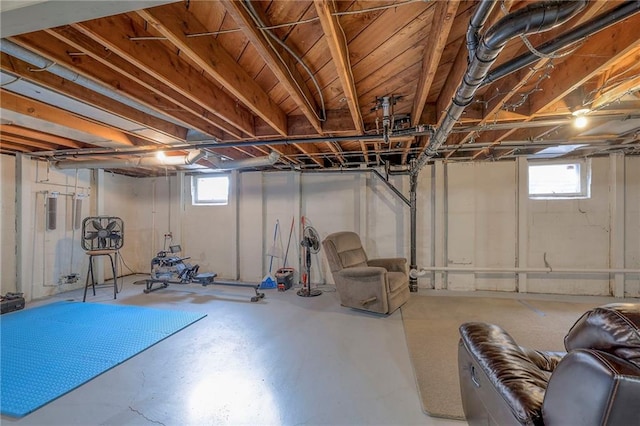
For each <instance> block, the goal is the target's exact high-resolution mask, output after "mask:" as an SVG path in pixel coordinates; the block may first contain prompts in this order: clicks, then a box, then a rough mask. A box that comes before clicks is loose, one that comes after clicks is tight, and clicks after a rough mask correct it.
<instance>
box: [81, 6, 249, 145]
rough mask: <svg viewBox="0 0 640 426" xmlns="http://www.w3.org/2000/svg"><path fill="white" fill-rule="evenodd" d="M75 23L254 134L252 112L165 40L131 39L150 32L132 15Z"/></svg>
mask: <svg viewBox="0 0 640 426" xmlns="http://www.w3.org/2000/svg"><path fill="white" fill-rule="evenodd" d="M72 26H73V28H75V29H77V30H78V31H80V32H81V33H83V34H84V35H86V36H88V37H90V38H91V39H93V40H95V41H97V42H98V43H100V44H101V45H103V46H104V47H106V48H107V49H109V50H111V51H112V52H114V53H116V54H117V55H119V56H120V57H122V58H124V59H126V60H127V61H128V62H130V63H132V64H133V65H135V66H136V67H137V68H139V69H141V70H143V71H144V72H145V73H147V74H149V75H150V76H152V77H153V78H155V79H156V80H158V81H160V82H162V83H163V84H164V85H166V86H168V87H170V88H171V89H172V90H175V91H177V92H178V93H180V94H182V95H183V96H185V97H187V98H189V99H191V100H192V101H193V102H196V103H199V104H200V105H202V106H203V107H205V108H206V109H207V110H209V111H211V112H212V113H213V114H215V115H217V116H218V117H219V118H221V119H222V120H224V121H226V122H228V123H229V124H231V125H233V126H234V127H236V128H237V129H239V130H241V131H243V132H244V133H247V134H249V135H251V136H254V135H255V132H254V129H253V117H252V116H251V114H249V112H248V111H246V110H245V109H244V108H241V107H240V108H239V107H238V105H237V102H236V101H235V99H233V98H232V97H231V96H229V95H228V94H227V93H225V92H224V91H223V90H221V89H220V88H218V87H216V86H215V85H213V84H211V82H210V81H209V80H208V79H207V78H206V77H204V76H203V75H202V74H201V73H200V72H198V70H196V69H195V68H193V67H192V66H190V65H189V64H187V63H186V62H185V61H183V60H182V59H181V58H180V57H179V56H178V54H177V52H175V51H173V50H169V49H166V48H162V43H163V42H162V41H156V40H151V41H147V40H140V41H133V40H130V39H131V38H135V37H137V36H140V35H141V34H143V35H147V34H146V33H145V32H144V31H142V30H141V29H138V28H137V27H136V26H135V25H134V24H133V22H132V20H131V19H130V18H129V17H127V16H122V15H119V16H110V17H107V18H102V19H100V20H95V21H87V22H82V23H80V24H74V25H72Z"/></svg>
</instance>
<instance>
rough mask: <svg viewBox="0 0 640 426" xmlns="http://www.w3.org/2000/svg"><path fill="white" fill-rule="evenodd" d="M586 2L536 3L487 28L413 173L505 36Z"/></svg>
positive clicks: (535, 29) (554, 21)
mask: <svg viewBox="0 0 640 426" xmlns="http://www.w3.org/2000/svg"><path fill="white" fill-rule="evenodd" d="M586 5H587V0H581V1H575V2H574V1H571V2H566V1H551V2H545V3H538V4H534V5H530V6H527V7H524V8H522V9H519V10H517V11H515V12H513V13H510V14H509V15H507V16H505V17H504V18H502V19H501V20H500V21H498V23H496V24H495V25H494V26H493V27H491V28H489V30H488V31H487V32H486V34H485V35H484V37H483V38H482V41H481V42H480V45H479V46H478V49H477V50H476V54H475V57H474V59H473V61H472V62H471V63H470V64H469V66H468V67H467V71H466V73H465V75H464V77H463V79H462V82H461V83H460V85H459V86H458V89H457V91H456V94H455V96H454V98H453V99H452V101H451V103H450V104H449V107H448V108H447V111H446V112H445V118H444V120H443V122H442V124H441V125H440V127H439V128H438V129H437V130H436V132H435V134H434V135H433V137H432V138H431V140H430V141H429V145H428V146H427V148H426V149H425V151H423V152H422V153H421V154H420V156H419V157H418V162H417V164H416V168H415V169H414V171H413V172H414V173H417V172H418V171H419V170H420V169H421V168H422V167H423V166H424V165H425V164H426V163H427V161H428V160H429V158H430V157H433V156H434V155H435V154H436V153H437V150H438V148H439V147H440V145H442V144H443V143H444V141H445V140H446V139H447V137H448V136H449V133H450V132H451V129H453V126H454V125H455V123H456V122H457V121H458V119H459V118H460V116H461V115H462V113H463V111H464V109H465V108H466V107H467V106H468V105H469V104H470V103H471V101H472V100H473V97H474V95H475V93H476V91H477V90H478V88H479V87H480V84H481V83H482V81H483V80H484V78H485V76H486V75H487V74H488V73H489V69H490V68H491V66H492V65H493V63H494V62H495V60H496V59H497V57H498V55H499V54H500V52H501V51H502V49H503V48H504V46H505V45H506V44H507V42H508V41H509V40H511V39H512V38H513V37H515V36H517V35H521V34H525V35H526V34H534V33H539V32H542V31H546V30H549V29H551V28H553V27H555V26H557V25H559V24H561V23H563V22H565V21H567V20H568V19H570V18H571V17H573V16H574V15H575V14H577V13H578V12H580V11H581V10H582V9H583V8H584V7H585V6H586Z"/></svg>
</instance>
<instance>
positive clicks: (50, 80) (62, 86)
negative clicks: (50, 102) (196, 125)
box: [0, 53, 187, 142]
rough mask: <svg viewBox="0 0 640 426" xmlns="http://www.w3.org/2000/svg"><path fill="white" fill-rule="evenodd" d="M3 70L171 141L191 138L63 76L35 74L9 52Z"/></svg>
mask: <svg viewBox="0 0 640 426" xmlns="http://www.w3.org/2000/svg"><path fill="white" fill-rule="evenodd" d="M0 68H2V69H3V70H5V71H9V72H10V73H12V74H14V75H17V76H19V77H20V78H23V79H25V80H26V81H30V82H33V83H36V84H39V85H40V86H43V87H46V88H48V89H50V90H53V91H55V92H58V93H61V94H63V95H65V96H68V97H70V98H72V99H75V100H77V101H80V102H83V103H86V104H87V105H92V106H94V107H98V108H101V109H102V110H104V111H107V112H109V113H110V114H115V115H117V116H118V117H121V118H124V119H126V120H129V121H132V122H134V123H137V124H139V125H141V126H143V127H146V128H149V129H152V130H155V131H157V132H159V133H162V134H164V135H166V136H169V137H170V138H173V139H176V140H178V141H181V142H184V141H185V140H186V137H187V129H185V128H184V127H180V126H177V125H175V124H173V123H170V122H168V121H165V120H161V119H159V118H156V117H154V116H152V115H149V114H145V113H144V112H142V111H140V110H138V109H135V108H133V107H130V106H128V105H125V104H122V103H120V102H117V101H115V100H113V99H111V98H109V97H107V96H104V95H101V94H99V93H96V92H93V91H91V90H89V89H87V88H85V87H82V86H80V85H78V84H76V83H73V82H71V81H69V80H65V79H64V78H62V77H58V76H57V75H54V74H51V73H49V72H46V71H42V72H33V71H32V67H31V66H30V65H29V64H27V63H26V62H23V61H21V60H19V59H16V58H12V57H10V56H9V55H7V54H5V53H0Z"/></svg>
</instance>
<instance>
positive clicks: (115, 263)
mask: <svg viewBox="0 0 640 426" xmlns="http://www.w3.org/2000/svg"><path fill="white" fill-rule="evenodd" d="M86 253H87V254H88V255H89V269H88V270H87V279H86V280H85V283H84V296H83V297H82V301H83V302H84V301H85V300H86V299H87V288H88V287H89V275H91V287H92V288H93V295H94V296H95V295H96V278H95V276H94V274H93V258H94V257H99V256H109V260H110V261H111V270H112V271H113V298H114V299H115V298H116V295H117V294H118V250H90V251H87V252H86ZM114 258H115V261H114Z"/></svg>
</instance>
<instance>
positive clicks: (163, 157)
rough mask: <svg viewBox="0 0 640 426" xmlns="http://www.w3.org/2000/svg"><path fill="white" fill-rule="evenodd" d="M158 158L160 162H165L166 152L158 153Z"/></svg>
mask: <svg viewBox="0 0 640 426" xmlns="http://www.w3.org/2000/svg"><path fill="white" fill-rule="evenodd" d="M156 158H157V159H158V160H160V161H164V159H165V158H167V156H166V155H165V153H164V151H158V152H157V154H156Z"/></svg>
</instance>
